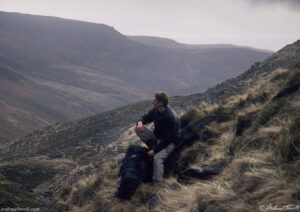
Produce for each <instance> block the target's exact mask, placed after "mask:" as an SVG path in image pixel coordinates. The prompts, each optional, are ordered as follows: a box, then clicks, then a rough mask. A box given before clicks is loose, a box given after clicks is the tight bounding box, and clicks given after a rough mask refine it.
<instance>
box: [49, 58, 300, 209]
mask: <svg viewBox="0 0 300 212" xmlns="http://www.w3.org/2000/svg"><path fill="white" fill-rule="evenodd" d="M299 86H300V63H299V64H297V65H296V66H294V67H293V68H291V69H289V70H286V69H281V70H278V71H276V72H275V73H272V74H269V75H265V76H264V77H261V78H260V80H258V81H255V83H254V84H253V86H252V87H251V88H250V89H249V90H248V92H246V93H244V94H241V95H235V96H231V97H230V98H227V99H224V100H223V101H222V103H220V104H215V105H208V104H201V105H199V106H196V105H195V107H194V108H193V109H191V110H188V111H186V112H185V113H184V114H182V118H184V119H186V120H188V121H189V122H190V123H192V122H194V121H197V120H198V119H200V118H201V117H204V116H206V115H207V114H212V113H213V114H217V117H218V118H217V120H216V121H214V122H212V123H210V124H209V125H208V126H206V127H205V129H203V130H202V131H201V132H198V133H199V135H201V134H203V133H204V132H209V133H210V135H211V136H210V138H209V139H206V140H205V141H204V140H203V139H199V140H197V141H195V142H194V144H193V145H192V146H189V147H188V148H186V149H185V150H184V151H183V152H181V154H180V157H179V159H178V160H177V161H176V162H175V164H176V165H175V166H174V168H173V170H172V173H171V175H170V176H169V177H168V178H166V179H165V180H164V181H163V182H161V183H159V184H155V183H148V184H143V185H141V186H140V187H139V188H138V190H137V191H136V193H135V194H134V196H133V197H132V198H131V199H130V200H123V201H121V200H119V199H115V198H112V197H111V196H110V195H111V194H112V193H113V192H114V191H115V189H116V185H117V181H118V178H117V172H118V161H117V159H114V160H111V161H108V162H105V163H104V164H103V166H102V167H101V170H100V172H99V173H98V174H96V175H93V176H90V177H88V178H86V179H83V180H81V181H79V182H78V183H77V184H76V185H74V186H72V187H69V188H67V189H66V190H65V192H63V193H62V194H61V195H62V196H61V199H60V200H59V201H58V202H57V203H56V205H55V206H54V208H53V210H54V211H83V210H87V211H149V210H151V211H260V210H262V211H263V210H264V209H266V208H267V207H268V206H270V204H271V205H273V207H274V206H275V205H277V206H278V207H284V206H286V205H294V206H291V207H296V206H297V205H298V206H299V203H300V186H299V185H300V177H299V176H300V172H299V170H300V137H299V136H300V134H299V132H300V101H299V98H300V93H299ZM292 87H294V89H291V88H292ZM245 122H248V123H250V124H248V125H245V124H244V123H245ZM200 138H201V136H200ZM203 164H222V166H223V172H221V174H219V175H218V176H215V177H214V178H212V179H211V180H197V179H194V178H190V177H187V178H185V181H184V183H178V181H177V178H178V176H180V174H181V173H182V172H183V171H184V170H186V169H187V168H189V167H198V166H200V165H203Z"/></svg>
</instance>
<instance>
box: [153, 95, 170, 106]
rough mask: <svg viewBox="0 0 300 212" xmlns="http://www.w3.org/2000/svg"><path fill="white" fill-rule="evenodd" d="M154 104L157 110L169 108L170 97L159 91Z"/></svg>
mask: <svg viewBox="0 0 300 212" xmlns="http://www.w3.org/2000/svg"><path fill="white" fill-rule="evenodd" d="M152 103H153V106H154V107H155V108H161V107H167V105H168V95H167V94H166V93H165V92H162V91H157V92H155V98H154V99H153V101H152Z"/></svg>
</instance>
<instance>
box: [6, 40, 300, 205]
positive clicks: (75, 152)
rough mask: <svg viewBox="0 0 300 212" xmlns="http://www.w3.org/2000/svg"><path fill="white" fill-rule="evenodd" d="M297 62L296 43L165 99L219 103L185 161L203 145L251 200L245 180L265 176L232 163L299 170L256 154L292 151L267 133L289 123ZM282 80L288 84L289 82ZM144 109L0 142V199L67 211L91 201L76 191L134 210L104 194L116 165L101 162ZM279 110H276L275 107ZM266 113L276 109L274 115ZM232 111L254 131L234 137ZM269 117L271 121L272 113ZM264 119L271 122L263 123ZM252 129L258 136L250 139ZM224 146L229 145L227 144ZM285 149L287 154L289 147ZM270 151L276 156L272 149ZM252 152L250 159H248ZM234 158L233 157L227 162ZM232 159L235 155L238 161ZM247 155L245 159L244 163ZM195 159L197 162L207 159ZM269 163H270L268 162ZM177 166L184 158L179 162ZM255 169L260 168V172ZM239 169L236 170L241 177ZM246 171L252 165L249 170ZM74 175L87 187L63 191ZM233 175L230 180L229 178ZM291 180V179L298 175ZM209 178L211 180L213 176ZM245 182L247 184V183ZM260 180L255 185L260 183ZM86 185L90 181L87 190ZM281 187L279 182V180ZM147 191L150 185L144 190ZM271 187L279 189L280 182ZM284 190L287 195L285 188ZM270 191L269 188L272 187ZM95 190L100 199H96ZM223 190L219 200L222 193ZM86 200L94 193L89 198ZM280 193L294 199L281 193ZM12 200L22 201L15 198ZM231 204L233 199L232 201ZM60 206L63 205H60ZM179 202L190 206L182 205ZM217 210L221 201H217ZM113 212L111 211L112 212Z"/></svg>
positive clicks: (119, 147)
mask: <svg viewBox="0 0 300 212" xmlns="http://www.w3.org/2000/svg"><path fill="white" fill-rule="evenodd" d="M299 62H300V41H297V42H295V43H293V44H291V45H287V46H286V47H284V48H283V49H281V50H280V51H278V52H276V53H274V54H273V55H272V56H271V57H269V58H267V59H266V60H265V61H263V62H261V63H255V64H253V65H252V66H251V68H250V69H248V70H247V71H246V72H245V73H243V74H242V75H239V76H238V77H236V78H232V79H229V80H227V81H225V82H223V83H220V84H218V85H217V86H215V87H213V88H211V89H208V90H207V91H206V92H205V93H201V94H194V95H189V96H177V97H173V98H171V101H170V104H171V106H172V107H173V108H174V109H175V110H176V111H177V112H178V113H180V112H184V111H187V110H188V109H190V108H193V107H196V108H197V106H198V105H199V104H200V103H201V102H206V103H209V105H210V106H209V107H213V106H211V104H218V105H219V106H217V107H218V108H219V109H217V110H215V112H218V113H219V115H220V116H221V117H220V120H221V121H220V122H214V123H213V124H212V126H210V127H209V128H207V130H210V131H211V132H212V133H213V135H216V137H212V138H211V140H209V141H207V143H205V142H204V141H203V140H201V139H200V140H199V142H198V144H197V145H200V146H196V147H197V148H194V149H193V148H192V149H191V151H190V152H188V155H189V156H190V157H186V160H192V159H191V158H193V157H194V158H197V157H198V156H199V157H200V158H202V159H203V158H205V157H204V153H205V152H203V151H202V150H205V151H207V153H209V154H210V155H212V158H211V159H208V161H209V162H214V160H217V161H220V160H221V161H222V160H224V161H225V162H226V163H225V164H226V166H227V165H228V167H224V169H225V170H224V172H225V173H227V174H228V176H230V178H225V179H226V180H227V182H229V183H230V185H229V186H234V185H241V188H245V187H246V188H247V190H243V189H242V190H241V191H240V192H241V194H240V195H244V196H243V197H244V198H249V197H253V196H252V195H248V196H247V194H252V193H251V192H253V190H252V189H254V191H257V190H256V189H258V188H257V187H255V186H254V187H251V186H250V185H253V183H254V184H255V183H256V182H257V181H259V182H261V181H263V182H264V180H266V179H268V178H269V177H268V176H267V175H262V176H261V175H258V176H259V177H258V178H256V177H255V176H254V177H253V178H249V179H248V178H247V176H248V177H249V175H250V176H252V175H251V173H247V174H246V175H243V176H244V177H245V178H242V177H241V178H237V179H235V178H234V176H231V175H230V174H229V173H231V174H233V175H234V173H235V172H234V173H232V170H235V168H237V169H241V170H248V168H249V167H250V168H251V167H253V166H252V165H253V164H252V163H254V164H255V165H257V166H255V167H256V168H259V170H258V169H255V171H256V172H255V173H257V172H259V173H265V172H264V171H265V168H270V167H271V168H272V169H271V170H267V171H268V172H267V174H270V173H271V174H272V176H273V174H274V175H276V174H278V173H277V172H276V170H277V168H278V167H282V168H283V169H284V170H285V172H281V171H280V174H286V173H287V172H288V170H290V171H292V172H294V171H295V173H296V172H297V170H299V169H297V168H292V169H290V168H289V167H290V166H293V167H294V165H295V166H297V167H299V160H296V159H295V162H293V161H292V162H291V164H284V165H283V166H281V165H280V163H281V162H280V161H275V160H274V159H273V158H274V157H275V156H273V155H270V154H271V153H270V152H267V153H268V154H267V153H262V152H259V151H263V150H266V151H269V150H270V148H273V147H274V146H276V147H278V148H280V149H283V147H284V150H286V149H288V148H292V146H288V147H286V146H285V144H284V143H282V144H280V145H283V146H280V145H279V144H278V143H272V142H274V139H275V138H276V139H278V138H284V137H282V136H278V134H276V133H278V132H279V131H280V130H281V129H282V130H283V131H280V132H281V133H282V132H286V130H285V127H286V124H290V123H292V122H293V121H294V120H290V119H293V118H295V117H294V116H296V115H299V96H300V93H299V83H300V81H299V79H300V78H299V76H300V75H299V68H300V66H299ZM276 70H279V72H278V73H279V74H277V75H275V76H273V75H272V74H273V73H274V72H275V71H276ZM291 70H293V71H294V75H293V76H295V78H292V79H290V83H291V84H292V85H293V86H294V87H295V85H296V86H297V87H296V90H295V89H294V90H293V91H292V92H290V91H289V90H288V89H286V88H289V87H286V82H289V81H287V79H288V78H287V77H288V76H289V72H291ZM257 83H259V84H257ZM293 83H294V84H293ZM295 83H296V84H295ZM287 85H288V86H290V84H287ZM297 89H298V90H297ZM283 90H286V91H287V93H286V94H283V95H284V96H283V99H280V101H279V100H278V101H279V103H280V105H279V106H280V107H279V106H278V104H279V103H278V102H277V100H276V98H275V96H278V95H277V93H280V91H283ZM279 98H281V97H279ZM274 99H275V100H274ZM282 102H284V104H282ZM149 108H151V103H150V101H144V102H138V103H134V104H130V105H126V106H122V107H119V108H116V109H114V110H111V111H108V112H104V113H100V114H98V115H96V116H91V117H87V118H84V119H81V120H76V121H71V122H66V123H62V124H56V125H53V126H48V127H45V128H43V129H41V130H38V131H34V132H32V133H31V134H28V135H27V136H24V137H21V138H19V139H18V140H15V141H11V142H9V143H7V144H5V145H2V146H1V147H0V189H2V191H3V192H2V193H1V192H0V195H2V196H1V197H3V201H4V203H3V204H5V205H9V204H11V205H12V206H11V207H13V206H15V205H14V204H20V205H28V204H33V205H34V204H35V205H41V207H42V206H51V207H52V206H53V204H54V203H56V205H55V207H54V209H53V210H54V211H55V210H56V209H57V208H56V207H60V208H61V207H63V208H65V209H64V210H71V211H72V209H74V208H73V207H75V208H76V207H85V206H87V205H89V204H91V201H90V199H86V198H85V197H84V196H83V194H84V195H86V196H88V197H89V198H91V199H92V200H93V201H92V203H95V204H97V202H98V203H99V202H100V203H102V202H106V203H107V204H104V205H105V208H109V207H117V209H118V207H119V208H120V207H123V208H124V207H127V206H128V205H126V204H130V207H131V205H135V206H134V207H136V204H135V203H136V202H130V201H129V202H122V201H117V200H113V199H111V198H110V195H111V193H109V192H113V189H115V187H116V182H115V181H116V175H117V172H116V169H117V168H116V165H113V164H112V165H111V166H109V167H105V166H104V167H103V163H106V162H107V161H115V160H116V158H117V156H118V155H119V154H120V153H122V152H124V151H125V150H126V147H127V146H128V145H129V144H136V143H138V139H137V137H136V136H135V135H134V133H133V127H134V124H135V121H136V120H137V118H138V117H139V116H140V115H141V114H143V113H144V112H146V111H147V110H148V109H149ZM281 108H282V110H281V112H280V109H281ZM199 110H200V109H199ZM274 110H275V111H276V112H275V113H274ZM276 113H278V114H279V116H277V117H276ZM266 114H267V115H266ZM263 115H264V116H263ZM240 116H242V117H243V116H246V117H248V118H249V117H250V118H251V121H252V122H253V123H256V122H258V121H259V125H255V124H253V128H250V129H251V130H254V132H252V131H249V132H248V131H245V134H246V135H245V136H244V137H235V135H234V133H235V131H234V130H235V129H236V125H237V122H238V117H240ZM262 116H263V117H262ZM265 116H266V117H265ZM273 116H274V117H275V118H273ZM221 118H222V119H221ZM252 119H253V120H252ZM269 120H271V121H270V122H269ZM288 120H289V121H288ZM298 125H299V123H298ZM298 125H297V126H298ZM299 126H300V125H299ZM299 126H298V127H299ZM297 129H298V128H297ZM201 133H202V132H199V135H200V134H201ZM247 133H248V134H247ZM256 134H258V135H259V136H261V137H259V136H256ZM253 135H255V136H253ZM280 135H283V134H280ZM291 135H293V134H291ZM286 136H290V135H286ZM231 139H232V140H231ZM265 141H267V142H265ZM276 141H277V140H276ZM226 142H231V143H226ZM234 142H236V143H234ZM239 142H240V143H239ZM247 142H248V143H247ZM295 142H296V141H295ZM297 142H298V143H295V145H299V141H297ZM244 144H245V145H248V146H251V145H254V144H255V145H257V146H255V145H254V146H253V147H252V149H251V148H250V147H249V148H250V149H245V148H244V147H245V145H244ZM238 145H240V147H241V149H239V148H238V147H239V146H238ZM260 145H266V146H263V147H262V149H258V148H260V147H261V146H260ZM200 147H202V148H200ZM229 147H232V148H233V149H234V148H235V150H236V155H235V152H233V153H230V154H229V153H228V152H226V151H229V150H230V149H227V148H229ZM285 147H286V148H285ZM220 148H224V149H220ZM297 148H298V147H297ZM225 150H226V151H225ZM246 150H247V151H246ZM248 150H249V152H248ZM296 150H297V149H296ZM296 150H294V149H293V151H296ZM231 151H233V150H232V149H231ZM256 151H258V152H256ZM280 151H281V150H280ZM286 151H289V149H288V150H286ZM291 151H292V150H291ZM275 153H276V152H275ZM275 153H274V154H275ZM223 154H224V155H223ZM228 154H229V155H228ZM276 154H279V153H278V152H277V153H276ZM280 154H281V153H280ZM282 154H286V153H282ZM287 154H290V153H287ZM291 154H292V157H294V156H295V157H299V150H298V153H297V151H296V152H292V153H291ZM297 154H298V156H297ZM243 156H245V158H243ZM254 156H255V158H253V157H254ZM235 157H237V158H238V159H237V160H235V159H236V158H235ZM240 157H242V159H241V158H240ZM258 157H270V158H267V159H266V160H267V161H264V160H265V158H259V159H258ZM230 158H231V159H230ZM249 158H251V161H250V162H249ZM229 159H230V160H229ZM183 160H184V158H183ZM231 160H232V161H233V162H232V163H230V162H229V161H231ZM274 161H275V162H274ZM187 162H189V161H187ZM201 162H202V163H204V162H207V161H201ZM273 162H274V163H275V164H273ZM184 163H185V161H182V164H184ZM278 163H279V164H278ZM244 164H246V165H244ZM251 164H252V165H251ZM297 164H298V165H297ZM274 167H275V168H274ZM101 168H102V169H103V168H104V171H103V172H102V175H101V176H100V175H99V176H100V177H101V179H100V181H99V184H96V183H94V180H95V179H98V178H93V177H91V178H88V177H89V176H92V175H93V174H95V173H97V172H98V171H99V170H100V169H101ZM260 168H261V169H262V170H260ZM273 168H274V169H273ZM241 170H240V172H239V173H241V174H243V172H242V171H241ZM274 170H275V171H274ZM250 171H254V170H252V168H251V170H250ZM252 174H253V173H252ZM276 176H277V175H276ZM280 176H281V175H280ZM290 176H291V177H292V179H293V180H292V181H291V182H293V183H294V182H295V183H296V181H294V178H295V176H297V175H295V174H293V173H291V175H290ZM293 176H294V177H293ZM225 177H226V176H225ZM79 179H87V180H86V182H91V183H92V184H87V186H86V187H84V186H85V184H83V183H81V184H80V183H79V185H77V186H73V188H72V189H71V188H70V186H72V185H74V184H75V183H76V182H77V181H78V180H79ZM233 179H234V180H235V181H233V182H232V180H233ZM274 179H275V178H274ZM276 179H277V178H276ZM280 179H281V178H280ZM297 179H298V180H299V178H297ZM110 180H111V181H110ZM268 180H269V179H268ZM96 181H97V180H96ZM96 181H95V182H96ZM103 182H104V183H103ZM214 182H215V181H214ZM164 183H166V182H164ZM205 183H206V184H207V186H212V187H211V189H212V190H213V191H216V189H214V188H215V187H214V185H211V184H210V183H209V182H205ZM216 183H217V185H219V182H218V181H217V182H216ZM231 183H232V184H231ZM239 183H240V184H239ZM284 183H285V182H284ZM201 185H202V184H201ZM248 185H249V188H248V187H247V186H248ZM261 185H262V186H263V185H264V184H261ZM276 185H278V186H279V187H280V186H281V184H278V183H277V181H276ZM82 186H83V187H82ZM89 186H92V188H91V187H89ZM94 186H95V187H94ZM202 186H203V185H202ZM284 186H287V185H286V184H284ZM209 188H210V187H209ZM230 188H231V187H230ZM246 188H245V189H246ZM276 188H277V187H276ZM284 188H285V187H284ZM292 188H293V189H294V190H295V188H296V187H295V186H292ZM65 189H66V190H67V192H66V190H65ZM91 189H92V190H91ZM101 189H102V190H101ZM147 189H151V188H148V187H147ZM248 189H249V190H248ZM278 189H281V187H280V188H278ZM71 190H72V192H71ZM294 190H293V191H294ZM183 191H185V190H183ZM237 191H239V187H237V188H236V189H235V190H234V191H232V192H233V193H230V195H231V196H233V195H235V194H237V196H234V198H239V193H237ZM284 191H286V192H290V190H284ZM147 192H150V191H148V190H147V191H145V193H146V194H148V193H147ZM170 192H172V191H170ZM205 192H207V194H209V195H212V197H211V198H219V196H218V197H216V196H215V195H214V194H215V193H214V192H212V191H211V190H206V191H205ZM210 192H211V193H210ZM245 192H246V193H245ZM248 192H249V193H248ZM264 192H265V191H264ZM268 192H270V191H268ZM271 192H273V190H272V191H271ZM276 192H277V190H276ZM278 192H279V193H280V192H281V190H278ZM150 193H151V192H150ZM140 194H141V193H140ZM255 194H256V193H255ZM277 194H278V193H276V195H277ZM64 195H66V196H68V195H69V197H65V196H64ZM97 195H100V197H101V198H98V196H97ZM137 195H138V194H137ZM149 195H150V194H149ZM151 195H152V196H151ZM151 195H150V197H153V194H151ZM203 195H204V196H205V195H206V194H205V193H204V194H203ZM224 195H225V196H226V197H227V193H225V194H224ZM253 195H254V194H253ZM281 195H282V194H281ZM105 196H106V197H105ZM231 196H230V197H231ZM265 196H266V194H265V193H263V194H262V195H261V196H259V197H257V199H255V200H257V201H258V200H259V201H261V198H263V197H265ZM271 196H272V195H271ZM94 197H97V198H96V199H93V198H94ZM144 197H145V196H141V197H138V198H141V202H138V206H139V207H143V205H146V206H147V204H148V203H149V201H150V199H148V198H149V197H148V196H146V197H147V198H146V197H145V199H143V198H144ZM181 198H182V196H181ZM259 198H260V199H259ZM286 198H294V197H292V195H289V196H288V197H286ZM295 198H296V199H295V201H297V198H300V197H299V196H297V195H296V196H295ZM20 199H21V200H22V201H20ZM57 199H59V201H58V202H56V200H57ZM217 200H219V199H216V201H217ZM288 200H290V199H288ZM133 201H134V200H133ZM219 201H221V203H222V204H223V202H224V201H223V202H222V200H219ZM228 201H229V200H228ZM235 201H237V202H238V200H235ZM257 201H246V202H247V204H249V205H252V204H253V205H255V204H257ZM274 201H275V200H274ZM30 202H31V203H30ZM179 202H180V201H179ZM243 202H244V201H243ZM221 203H220V204H221ZM230 203H232V202H230ZM66 204H67V205H68V207H66ZM122 204H125V205H122ZM149 204H150V203H149ZM176 204H177V203H176ZM222 204H221V205H222ZM243 204H244V203H243ZM245 204H246V203H245ZM186 206H188V207H190V205H186ZM218 206H219V205H218ZM242 206H245V205H242ZM242 206H240V207H242ZM89 207H91V205H89ZM92 207H96V206H92ZM198 207H200V206H198ZM201 207H204V206H201ZM220 207H221V206H220ZM222 207H227V206H226V204H224V205H222ZM255 207H256V206H255ZM55 208H56V209H55ZM117 209H116V211H118V210H117ZM237 211H239V210H237Z"/></svg>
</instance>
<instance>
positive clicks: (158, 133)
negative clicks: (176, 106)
mask: <svg viewBox="0 0 300 212" xmlns="http://www.w3.org/2000/svg"><path fill="white" fill-rule="evenodd" d="M139 121H141V122H142V123H143V124H148V123H150V122H154V131H153V133H154V135H155V137H156V138H157V139H159V140H160V142H159V143H158V144H157V145H155V146H154V147H153V151H154V152H155V153H157V152H159V151H161V150H162V149H164V148H165V147H167V146H168V145H169V144H170V143H172V142H173V143H174V144H175V145H176V144H178V143H179V141H180V120H179V117H178V116H177V114H176V113H175V111H174V110H173V109H172V108H170V107H169V106H167V107H166V109H165V111H164V112H163V113H160V112H159V111H158V109H156V108H153V109H151V110H149V112H148V113H146V114H145V115H143V116H142V117H141V118H140V119H139V120H138V122H139Z"/></svg>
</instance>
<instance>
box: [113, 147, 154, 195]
mask: <svg viewBox="0 0 300 212" xmlns="http://www.w3.org/2000/svg"><path fill="white" fill-rule="evenodd" d="M148 151H149V149H148V148H145V147H141V146H137V145H131V146H129V147H128V150H127V153H126V156H125V158H124V159H123V161H122V164H121V167H120V171H119V176H120V177H121V181H120V185H119V187H118V191H117V192H116V193H115V194H114V195H113V196H116V197H119V198H129V197H131V196H132V195H133V194H134V192H135V190H136V189H137V187H138V186H139V185H140V184H141V183H142V182H143V183H144V182H148V181H151V179H152V173H153V171H152V170H153V158H151V157H148V156H147V152H148Z"/></svg>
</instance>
